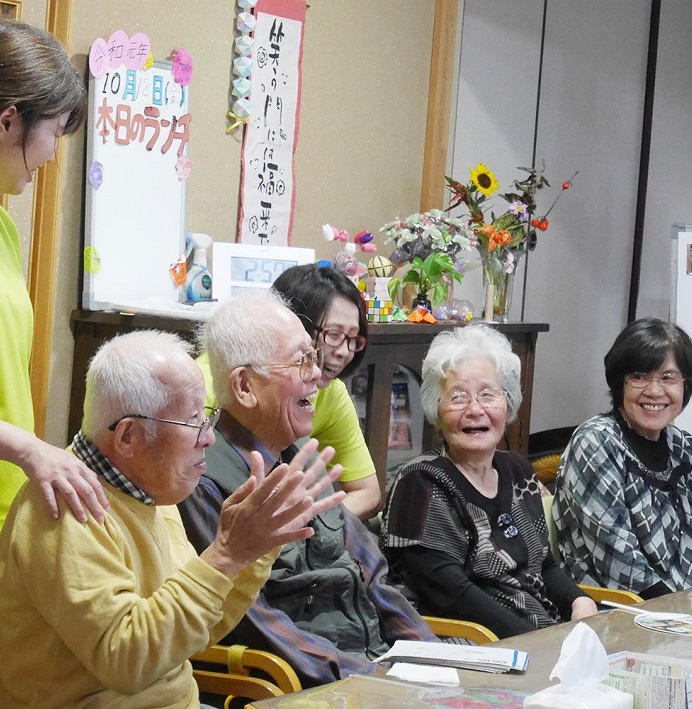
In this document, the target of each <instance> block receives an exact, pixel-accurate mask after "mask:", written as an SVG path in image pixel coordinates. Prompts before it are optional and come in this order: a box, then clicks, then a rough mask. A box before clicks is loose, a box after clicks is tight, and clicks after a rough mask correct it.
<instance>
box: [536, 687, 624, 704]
mask: <svg viewBox="0 0 692 709" xmlns="http://www.w3.org/2000/svg"><path fill="white" fill-rule="evenodd" d="M633 707H634V697H633V696H632V695H631V694H625V693H624V692H621V691H620V690H619V689H613V688H612V687H608V686H607V685H605V684H595V685H591V686H584V685H580V686H578V687H576V688H575V689H572V690H570V691H566V690H563V689H562V686H561V685H559V684H557V685H555V686H553V687H548V688H546V689H542V690H541V691H540V692H536V694H532V695H531V696H530V697H526V699H524V709H632V708H633Z"/></svg>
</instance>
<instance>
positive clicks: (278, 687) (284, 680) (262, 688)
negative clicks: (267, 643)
mask: <svg viewBox="0 0 692 709" xmlns="http://www.w3.org/2000/svg"><path fill="white" fill-rule="evenodd" d="M190 661H191V662H192V667H193V675H194V677H195V680H196V681H197V685H198V686H199V689H200V692H210V693H211V694H222V695H227V698H226V702H225V704H224V706H225V707H227V706H228V705H229V704H230V701H231V700H232V699H233V698H234V697H245V698H248V699H255V700H260V699H269V698H270V697H279V696H281V695H283V694H288V693H290V692H298V691H300V690H301V689H302V687H301V684H300V681H299V680H298V676H297V675H296V673H295V672H294V670H293V668H292V667H291V666H290V665H289V664H288V663H287V662H286V661H285V660H282V659H281V658H280V657H277V656H276V655H273V654H272V653H270V652H265V651H263V650H251V649H250V648H247V647H245V646H244V645H231V646H229V647H226V646H223V645H212V646H211V647H208V648H207V649H206V650H202V651H201V652H198V653H195V654H194V655H193V656H192V657H191V658H190ZM259 673H261V674H262V675H264V676H253V675H258V674H259ZM267 677H268V678H269V679H266V678H267Z"/></svg>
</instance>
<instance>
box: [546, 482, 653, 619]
mask: <svg viewBox="0 0 692 709" xmlns="http://www.w3.org/2000/svg"><path fill="white" fill-rule="evenodd" d="M543 514H544V515H545V522H546V524H547V525H548V541H549V542H550V551H552V552H553V556H554V557H555V558H556V559H557V561H558V562H560V561H562V556H561V555H560V547H559V545H558V543H557V527H556V526H555V520H553V495H545V497H543ZM579 588H581V590H582V591H584V592H585V593H588V594H589V596H591V598H592V599H593V600H594V601H595V602H596V603H601V601H614V602H615V603H623V604H624V605H626V606H631V605H634V604H635V603H641V602H642V601H643V600H644V599H643V598H642V597H641V596H638V595H637V594H636V593H633V592H632V591H626V590H625V589H622V588H605V587H603V586H588V585H586V584H582V583H580V584H579Z"/></svg>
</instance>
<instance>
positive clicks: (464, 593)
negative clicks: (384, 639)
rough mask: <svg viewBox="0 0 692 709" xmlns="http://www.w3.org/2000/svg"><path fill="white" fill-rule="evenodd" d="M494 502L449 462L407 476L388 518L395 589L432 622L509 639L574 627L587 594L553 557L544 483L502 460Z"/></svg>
mask: <svg viewBox="0 0 692 709" xmlns="http://www.w3.org/2000/svg"><path fill="white" fill-rule="evenodd" d="M493 467H495V469H496V470H497V471H498V478H499V480H498V492H497V495H496V496H495V497H494V498H492V499H491V498H488V497H485V496H484V495H482V494H481V493H480V492H479V491H478V490H476V488H475V487H474V486H473V485H472V484H471V483H470V482H469V481H468V480H467V479H466V477H465V476H464V475H463V474H462V473H461V472H459V470H458V469H457V467H456V466H455V465H454V463H453V462H452V461H451V460H450V459H449V458H447V457H446V456H445V455H444V451H443V449H438V450H434V451H430V452H428V453H425V454H423V455H422V456H420V457H418V458H416V459H415V460H413V461H411V462H410V463H408V464H407V465H406V466H405V467H403V468H402V469H401V471H400V472H399V474H398V475H397V478H396V480H395V482H394V484H393V486H392V489H391V490H390V493H389V495H388V498H387V503H386V506H385V510H384V513H383V524H382V531H381V535H380V546H381V547H382V549H383V551H384V552H385V554H386V556H387V558H388V560H389V562H390V565H391V567H392V569H391V573H392V577H393V581H394V582H403V583H404V584H405V585H406V586H407V587H409V588H410V589H411V590H412V591H413V593H414V595H415V597H416V599H417V602H418V604H419V606H420V610H421V611H422V612H423V613H426V614H431V615H441V616H444V617H451V618H460V619H462V620H473V621H476V622H479V623H482V624H483V625H485V626H487V627H489V628H490V629H491V630H493V631H494V632H495V633H496V634H497V635H499V636H500V637H507V636H510V635H515V634H517V633H522V632H527V631H529V630H533V629H535V628H540V627H544V626H547V625H551V624H553V623H555V622H558V621H559V620H560V619H561V618H562V619H569V617H570V615H571V605H572V601H574V599H575V598H577V597H579V596H583V595H585V594H584V593H583V592H582V591H581V590H580V589H579V587H578V586H577V585H576V584H575V583H574V582H573V581H572V580H571V579H569V578H568V577H567V576H566V575H565V574H564V572H562V570H561V569H560V568H559V566H558V565H557V563H556V562H555V560H554V558H553V556H552V555H551V553H550V550H549V544H548V530H547V526H546V522H545V517H544V514H543V504H542V501H541V493H540V487H539V483H538V480H537V479H536V477H535V475H534V473H533V470H532V468H531V464H530V463H529V461H528V460H526V458H524V457H523V456H521V455H519V454H517V453H508V452H497V453H496V454H495V456H494V458H493Z"/></svg>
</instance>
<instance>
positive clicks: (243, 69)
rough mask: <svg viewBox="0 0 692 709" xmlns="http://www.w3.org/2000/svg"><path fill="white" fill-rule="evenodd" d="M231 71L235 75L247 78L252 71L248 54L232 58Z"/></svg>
mask: <svg viewBox="0 0 692 709" xmlns="http://www.w3.org/2000/svg"><path fill="white" fill-rule="evenodd" d="M233 73H234V74H235V75H236V76H244V77H245V78H247V77H248V76H250V74H251V73H252V58H251V57H249V56H245V57H236V58H235V59H234V60H233Z"/></svg>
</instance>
